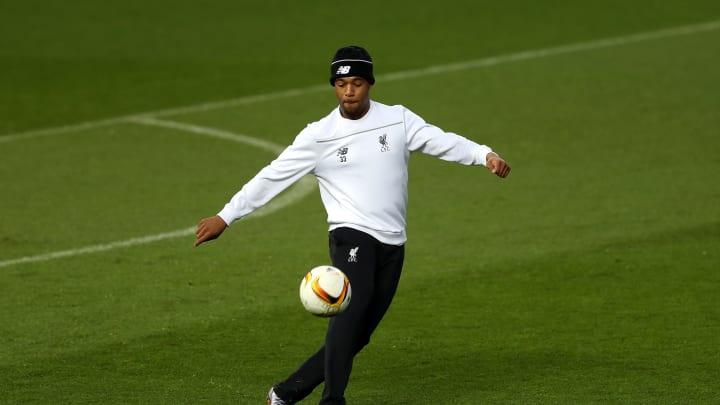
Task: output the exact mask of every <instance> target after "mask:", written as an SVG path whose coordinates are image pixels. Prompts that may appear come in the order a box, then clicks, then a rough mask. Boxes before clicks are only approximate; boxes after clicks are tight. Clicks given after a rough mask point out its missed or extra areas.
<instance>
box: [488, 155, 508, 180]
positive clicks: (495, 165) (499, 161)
mask: <svg viewBox="0 0 720 405" xmlns="http://www.w3.org/2000/svg"><path fill="white" fill-rule="evenodd" d="M485 166H487V168H488V170H490V171H491V172H492V173H494V174H495V175H497V176H498V177H502V178H505V177H507V175H508V174H510V165H509V164H508V163H507V162H506V161H505V160H504V159H503V158H501V157H500V156H498V155H496V154H495V153H489V154H488V156H487V163H486V164H485Z"/></svg>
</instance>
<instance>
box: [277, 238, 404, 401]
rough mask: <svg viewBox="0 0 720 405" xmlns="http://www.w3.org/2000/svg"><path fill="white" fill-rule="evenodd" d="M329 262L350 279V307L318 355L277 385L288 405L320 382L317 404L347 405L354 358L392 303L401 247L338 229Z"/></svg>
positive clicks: (332, 321)
mask: <svg viewBox="0 0 720 405" xmlns="http://www.w3.org/2000/svg"><path fill="white" fill-rule="evenodd" d="M330 258H331V259H332V263H333V266H335V267H337V268H339V269H341V270H342V271H343V272H345V274H346V275H347V276H348V278H349V279H350V287H351V288H352V296H351V298H350V305H349V306H348V308H347V309H346V310H345V312H343V313H341V314H340V315H337V316H335V317H333V318H330V321H329V323H328V329H327V335H326V337H325V344H324V345H323V346H322V347H321V348H320V350H318V351H317V353H315V354H313V355H312V356H310V358H309V359H307V360H306V361H305V363H303V364H302V365H301V366H300V368H299V369H298V370H297V371H295V372H294V373H292V374H291V375H290V376H289V377H288V379H287V380H285V381H283V382H281V383H279V384H278V385H277V386H275V392H276V393H277V394H278V395H279V396H280V398H283V399H284V400H286V401H287V402H289V403H291V404H292V403H295V402H297V401H299V400H301V399H303V398H305V397H306V396H308V395H310V393H311V392H312V391H313V389H314V388H315V387H317V386H318V385H320V384H321V383H322V382H325V389H324V391H323V395H322V400H321V401H320V404H321V405H329V404H345V396H344V393H345V387H347V384H348V380H349V378H350V371H351V370H352V364H353V358H354V357H355V355H356V354H357V353H358V352H360V350H361V349H362V348H363V347H365V345H367V344H368V343H369V342H370V335H372V333H373V331H374V330H375V328H376V327H377V326H378V324H379V323H380V320H381V319H382V318H383V316H384V315H385V312H386V311H387V309H388V307H389V306H390V303H391V302H392V299H393V296H394V295H395V291H396V290H397V286H398V282H399V281H400V273H401V271H402V266H403V260H404V258H405V247H404V246H395V245H386V244H383V243H381V242H379V241H378V240H376V239H375V238H373V237H371V236H370V235H368V234H366V233H364V232H360V231H357V230H354V229H350V228H338V229H335V230H333V231H332V232H330Z"/></svg>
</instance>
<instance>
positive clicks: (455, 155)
mask: <svg viewBox="0 0 720 405" xmlns="http://www.w3.org/2000/svg"><path fill="white" fill-rule="evenodd" d="M404 116H405V128H406V129H405V130H406V132H407V137H408V149H409V150H410V151H412V152H415V151H418V152H422V153H425V154H427V155H430V156H435V157H437V158H440V159H442V160H446V161H449V162H456V163H461V164H464V165H483V166H484V165H485V164H486V161H485V159H486V156H487V154H488V153H490V152H492V149H491V148H490V147H488V146H486V145H479V144H477V143H475V142H473V141H471V140H469V139H467V138H465V137H463V136H460V135H458V134H455V133H452V132H445V131H443V130H442V129H440V128H438V127H436V126H434V125H432V124H428V123H427V122H425V120H423V119H422V118H420V117H419V116H418V115H417V114H415V113H413V112H412V111H410V110H408V109H405V110H404Z"/></svg>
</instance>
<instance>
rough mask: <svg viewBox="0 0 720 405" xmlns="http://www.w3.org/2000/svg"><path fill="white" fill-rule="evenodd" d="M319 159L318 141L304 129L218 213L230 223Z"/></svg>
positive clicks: (268, 197)
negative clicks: (317, 152) (317, 153)
mask: <svg viewBox="0 0 720 405" xmlns="http://www.w3.org/2000/svg"><path fill="white" fill-rule="evenodd" d="M316 162H317V156H316V150H315V142H314V141H313V139H312V137H311V136H309V135H308V134H307V133H306V131H302V132H300V134H299V135H298V136H297V137H296V138H295V141H294V142H293V143H292V144H291V145H290V146H288V147H287V148H286V149H285V150H284V151H283V152H282V153H281V154H280V155H279V156H278V157H277V158H276V159H275V160H273V161H272V162H271V163H270V164H269V165H267V166H265V167H264V168H263V169H262V170H260V171H259V172H258V173H257V175H255V177H253V178H252V179H251V180H250V181H248V182H247V183H246V184H245V185H244V186H243V187H242V188H241V189H240V191H238V192H237V193H236V194H235V195H234V196H233V197H232V198H231V199H230V201H229V202H228V203H227V204H225V207H224V208H223V209H222V210H221V211H220V212H219V213H218V215H219V216H220V218H222V219H223V220H224V221H225V223H226V224H228V225H231V224H232V223H233V222H235V221H237V220H238V219H240V218H242V217H244V216H246V215H248V214H250V213H252V212H253V211H255V210H256V209H258V208H260V207H262V206H263V205H265V204H267V203H268V202H269V201H270V200H272V199H273V198H274V197H275V196H277V195H278V194H280V193H281V192H282V191H284V190H285V189H287V188H288V187H290V186H291V185H293V184H294V183H295V182H297V181H298V180H300V179H301V178H302V177H303V176H304V175H306V174H308V173H310V172H311V171H312V170H313V169H314V167H315V164H316Z"/></svg>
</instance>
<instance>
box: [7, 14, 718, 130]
mask: <svg viewBox="0 0 720 405" xmlns="http://www.w3.org/2000/svg"><path fill="white" fill-rule="evenodd" d="M717 29H720V20H715V21H708V22H705V23H700V24H693V25H686V26H681V27H675V28H668V29H663V30H659V31H650V32H644V33H639V34H633V35H627V36H620V37H613V38H605V39H599V40H595V41H587V42H578V43H575V44H569V45H560V46H556V47H550V48H542V49H535V50H528V51H522V52H517V53H511V54H507V55H499V56H493V57H488V58H481V59H473V60H469V61H465V62H461V63H452V64H446V65H436V66H429V67H427V68H423V69H416V70H406V71H402V72H395V73H388V74H381V75H378V76H377V79H378V81H380V82H382V81H396V80H407V79H411V78H416V77H423V76H429V75H435V74H442V73H448V72H455V71H461V70H469V69H475V68H481V67H489V66H495V65H500V64H504V63H511V62H516V61H522V60H531V59H539V58H545V57H548V56H554V55H561V54H569V53H575V52H582V51H590V50H594V49H600V48H609V47H613V46H621V45H626V44H632V43H636V42H643V41H651V40H657V39H662V38H669V37H676V36H681V35H691V34H696V33H702V32H707V31H714V30H717ZM326 90H329V89H328V86H327V85H316V86H310V87H304V88H299V89H291V90H287V91H280V92H272V93H265V94H259V95H253V96H245V97H239V98H235V99H229V100H221V101H216V102H209V103H202V104H195V105H191V106H187V107H179V108H170V109H164V110H157V111H149V112H146V113H140V114H134V115H126V116H121V117H116V118H109V119H105V120H98V121H88V122H82V123H78V124H72V125H65V126H60V127H53V128H46V129H38V130H30V131H25V132H18V133H14V134H6V135H0V143H4V142H11V141H17V140H22V139H28V138H35V137H40V136H48V135H55V134H60V133H65V132H74V131H82V130H86V129H92V128H98V127H104V126H111V125H116V124H119V123H123V122H127V121H129V120H134V119H136V118H142V117H148V116H150V117H162V116H170V115H180V114H189V113H194V112H201V111H210V110H218V109H223V108H229V107H234V106H239V105H247V104H255V103H260V102H265V101H271V100H277V99H283V98H289V97H297V96H302V95H306V94H311V93H319V92H321V91H326Z"/></svg>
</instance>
